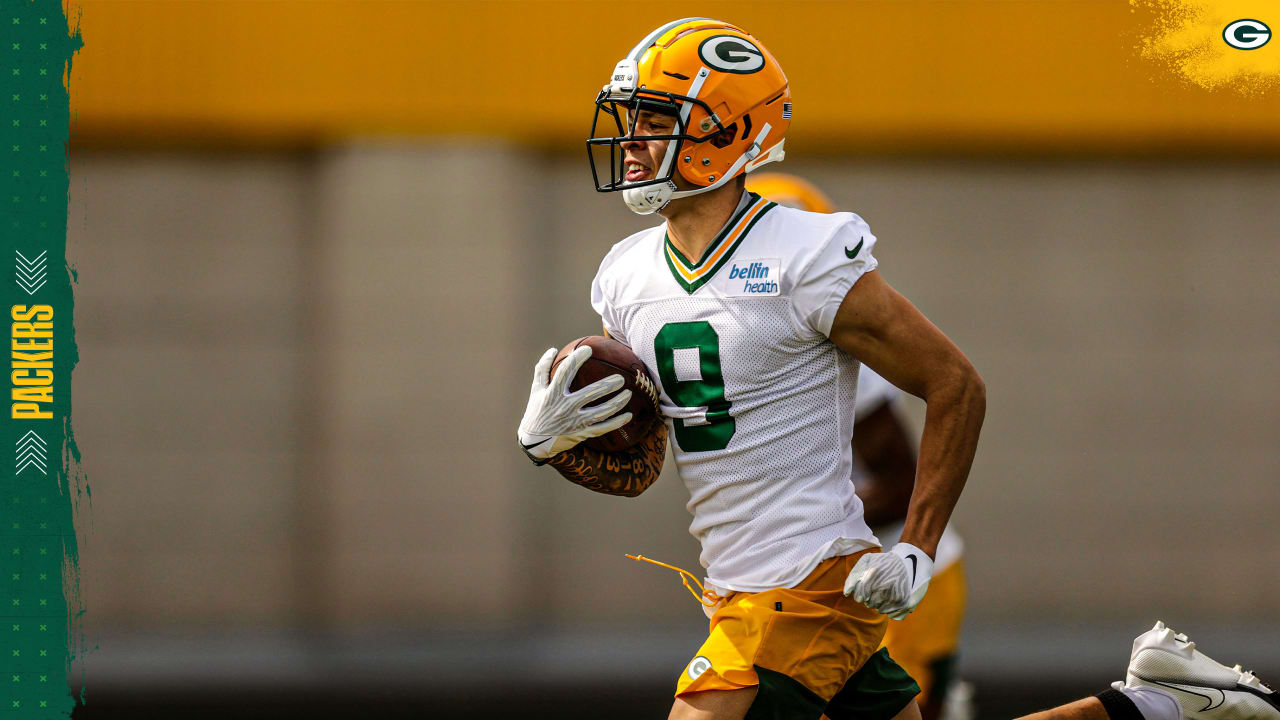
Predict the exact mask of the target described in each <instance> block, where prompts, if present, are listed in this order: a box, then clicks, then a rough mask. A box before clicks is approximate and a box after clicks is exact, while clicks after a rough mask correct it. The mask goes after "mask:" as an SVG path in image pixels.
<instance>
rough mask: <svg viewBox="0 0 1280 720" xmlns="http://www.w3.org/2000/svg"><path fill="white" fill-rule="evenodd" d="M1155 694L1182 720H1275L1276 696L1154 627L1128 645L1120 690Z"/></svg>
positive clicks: (1278, 711) (1279, 715) (1279, 700)
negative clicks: (1173, 704)
mask: <svg viewBox="0 0 1280 720" xmlns="http://www.w3.org/2000/svg"><path fill="white" fill-rule="evenodd" d="M1143 685H1145V686H1148V687H1154V688H1159V689H1161V690H1164V691H1165V692H1167V693H1169V694H1170V695H1172V696H1174V697H1175V698H1177V700H1178V704H1180V705H1181V706H1182V715H1183V717H1185V718H1188V720H1280V693H1276V692H1275V691H1274V690H1272V689H1271V688H1270V687H1267V685H1266V684H1264V683H1263V682H1262V681H1261V680H1259V679H1258V678H1257V677H1254V675H1253V673H1251V672H1245V671H1244V670H1243V669H1242V668H1241V667H1240V666H1239V665H1236V666H1235V667H1234V668H1229V667H1227V666H1225V665H1222V664H1220V663H1218V662H1216V661H1214V660H1213V659H1212V658H1210V657H1209V656H1208V655H1205V654H1204V653H1202V652H1200V651H1199V650H1197V649H1196V644H1195V643H1193V642H1191V641H1190V640H1188V639H1187V636H1186V635H1183V634H1181V633H1175V632H1174V631H1173V630H1171V629H1170V628H1167V627H1165V624H1164V623H1162V622H1157V623H1156V625H1155V627H1153V628H1151V629H1150V630H1148V631H1147V632H1144V633H1142V634H1141V635H1139V636H1138V637H1137V638H1135V639H1134V641H1133V654H1132V655H1130V657H1129V672H1128V673H1127V674H1126V675H1125V687H1131V688H1132V687H1139V686H1143Z"/></svg>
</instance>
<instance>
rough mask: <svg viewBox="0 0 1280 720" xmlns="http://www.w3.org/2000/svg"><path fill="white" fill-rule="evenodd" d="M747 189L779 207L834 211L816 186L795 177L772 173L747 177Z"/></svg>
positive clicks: (810, 210)
mask: <svg viewBox="0 0 1280 720" xmlns="http://www.w3.org/2000/svg"><path fill="white" fill-rule="evenodd" d="M747 189H748V190H750V191H751V192H753V193H755V194H757V195H760V196H761V197H765V198H768V199H770V200H772V201H774V202H776V203H778V204H779V205H787V206H789V207H794V208H800V209H801V210H808V211H809V212H818V213H833V212H835V211H836V208H835V206H834V205H832V204H831V199H830V198H828V197H827V196H826V195H824V194H823V192H822V191H821V190H819V189H818V186H817V185H814V184H813V183H811V182H809V181H808V180H805V179H804V178H801V177H796V176H795V175H788V174H786V173H774V172H768V173H760V174H759V175H748V176H747Z"/></svg>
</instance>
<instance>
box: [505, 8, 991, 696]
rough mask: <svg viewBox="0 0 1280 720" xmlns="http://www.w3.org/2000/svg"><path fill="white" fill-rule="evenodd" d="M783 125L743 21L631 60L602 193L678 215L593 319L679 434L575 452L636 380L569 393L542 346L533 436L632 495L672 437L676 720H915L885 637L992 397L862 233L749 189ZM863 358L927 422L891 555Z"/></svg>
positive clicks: (606, 101) (619, 80)
mask: <svg viewBox="0 0 1280 720" xmlns="http://www.w3.org/2000/svg"><path fill="white" fill-rule="evenodd" d="M791 115H792V102H791V93H790V89H789V87H788V83H787V78H786V75H785V74H783V72H782V69H781V68H780V67H779V66H778V63H777V61H776V60H775V59H774V58H773V56H772V55H771V54H770V53H769V51H768V50H767V49H766V48H765V47H764V45H763V44H762V43H761V42H760V41H759V40H758V39H756V38H755V37H753V36H752V35H750V34H749V33H747V32H746V31H744V30H742V29H741V28H739V27H736V26H734V25H731V24H728V23H724V22H720V21H716V20H709V19H704V18H693V19H685V20H677V21H675V22H672V23H668V24H666V25H664V26H662V27H660V28H658V29H656V30H654V31H653V32H652V33H650V34H649V35H648V36H646V37H645V38H644V39H643V40H641V41H640V42H639V43H638V44H637V45H636V46H635V47H634V48H632V50H631V51H630V52H628V53H627V55H626V56H625V57H624V58H623V59H622V60H621V61H620V62H618V63H617V65H616V66H615V67H614V69H613V72H612V73H611V74H610V76H609V82H608V83H607V84H606V85H605V87H604V89H603V90H602V91H601V92H600V94H599V96H598V97H597V99H596V119H595V122H594V123H593V133H592V135H593V137H592V138H590V139H589V140H588V149H589V150H590V151H591V166H592V173H593V175H594V176H595V178H596V187H597V189H598V190H599V191H601V192H618V193H620V194H621V196H622V199H623V201H624V203H625V204H626V205H627V207H628V208H630V209H631V210H633V211H635V212H637V213H641V214H650V213H658V214H660V215H661V216H662V217H663V218H664V219H665V220H666V222H665V223H664V224H662V225H659V226H657V227H654V228H652V229H650V230H646V231H644V232H640V233H637V234H635V235H632V236H631V237H629V238H627V239H625V240H623V241H622V242H620V243H618V244H617V245H615V246H614V247H613V249H612V250H611V251H610V252H609V253H608V255H607V256H606V257H605V259H604V261H603V262H602V263H601V266H600V270H599V272H598V273H597V275H596V277H595V279H594V281H593V282H592V288H591V302H592V306H593V307H594V308H595V310H596V311H597V312H598V313H599V314H600V315H601V318H602V320H603V323H604V328H605V331H606V332H607V333H608V334H609V335H610V336H612V337H614V338H616V339H618V340H620V341H621V342H623V343H625V344H627V345H628V346H629V347H631V349H632V350H633V351H634V352H635V353H636V354H637V355H638V356H639V357H640V358H641V359H642V360H643V361H644V363H645V365H646V366H647V367H648V368H649V369H650V371H651V372H652V374H653V375H654V376H655V377H656V378H657V379H658V381H659V383H658V384H659V386H660V390H661V393H660V404H661V409H662V411H663V414H664V415H665V416H666V418H667V422H666V425H665V427H664V428H663V430H662V431H659V432H658V433H656V434H654V435H653V436H652V437H651V438H649V439H648V441H646V442H642V443H641V444H640V445H638V446H636V447H634V448H632V449H631V450H630V451H627V452H623V453H613V454H607V453H601V452H598V451H595V450H592V449H590V448H587V447H585V446H582V445H580V444H579V443H580V442H581V440H582V439H584V438H587V437H592V436H595V435H599V434H603V433H605V432H608V431H610V430H613V429H615V428H617V427H619V426H620V425H621V424H623V423H625V422H627V421H629V420H630V415H629V414H628V413H622V414H621V415H617V416H614V415H613V414H614V413H616V412H618V411H619V410H621V407H622V404H623V403H625V402H626V401H627V399H628V397H627V393H626V392H625V391H623V392H621V393H619V394H618V396H616V397H614V398H612V399H609V400H607V401H605V402H603V403H600V404H598V405H593V406H590V407H588V406H587V405H588V403H591V402H593V401H595V400H598V399H599V398H600V397H601V396H603V395H606V394H608V393H611V392H614V391H616V390H617V389H618V388H619V387H621V384H622V379H621V377H616V376H615V377H610V378H605V379H604V380H600V381H598V382H597V383H594V384H592V385H588V386H587V387H586V388H583V389H582V390H579V391H578V392H576V393H567V392H566V388H567V383H568V382H569V379H570V378H572V376H573V374H574V373H576V372H577V368H578V367H580V366H581V363H582V362H583V361H584V360H585V359H586V357H587V356H588V355H589V353H590V350H589V349H587V348H581V349H579V350H576V351H574V353H572V354H570V355H569V357H568V358H567V359H566V361H565V362H564V363H563V364H562V365H561V369H560V370H559V371H558V372H557V375H556V377H555V378H554V379H552V378H550V377H549V369H550V365H551V363H552V361H553V359H554V356H555V350H550V351H548V352H547V353H546V354H545V355H544V356H543V357H542V359H541V360H540V361H539V362H538V364H537V365H536V367H535V378H534V387H533V391H532V393H531V397H530V402H529V406H528V408H527V410H526V414H525V417H524V419H523V420H522V421H521V426H520V430H519V440H520V443H521V445H522V446H523V447H524V448H525V449H526V452H528V453H529V455H530V456H531V457H532V458H533V459H534V460H535V462H547V463H550V464H551V465H552V466H553V467H555V468H556V469H557V470H559V471H560V472H561V474H563V475H564V476H565V477H567V478H568V479H570V480H572V481H574V482H577V483H579V484H582V485H584V486H587V487H590V488H591V489H594V490H598V491H601V492H608V493H614V494H622V495H633V494H636V493H639V492H642V491H643V490H644V489H645V488H646V487H648V485H649V484H651V483H652V482H653V481H654V480H655V479H656V478H657V477H658V473H659V471H660V470H661V466H662V459H663V452H664V450H665V443H666V439H667V433H668V432H669V433H670V436H671V438H672V440H673V443H674V447H673V450H674V456H675V460H676V463H677V466H678V468H679V471H680V475H681V476H682V478H683V479H684V481H685V484H686V486H687V487H688V490H689V493H690V501H689V505H688V507H689V509H690V510H691V511H692V512H693V515H694V519H693V524H692V525H691V527H690V532H691V533H692V534H693V535H694V536H695V537H697V538H698V540H699V541H700V542H701V544H702V555H701V558H700V561H701V563H702V565H703V567H705V568H706V583H705V584H706V596H705V598H704V601H705V603H706V604H709V605H711V606H713V613H712V618H711V623H710V628H709V635H708V638H707V639H706V641H705V643H704V644H703V645H702V647H701V648H700V649H699V650H698V651H697V652H696V653H695V654H694V657H693V659H692V660H691V661H690V662H689V663H688V665H687V666H686V667H685V669H684V671H683V672H681V674H680V677H679V680H678V682H677V687H676V698H675V702H674V705H673V708H672V712H671V717H672V718H695V717H696V718H743V717H746V716H748V713H750V716H752V717H756V716H759V717H774V716H777V717H797V718H800V717H809V718H818V717H820V716H821V715H822V714H823V713H824V712H825V713H826V715H827V716H828V717H830V718H832V720H843V719H844V718H853V717H858V718H863V719H865V720H889V719H890V718H894V717H901V718H918V717H919V710H918V708H917V707H916V704H915V701H914V697H915V695H916V694H917V693H918V692H919V688H918V686H917V685H916V683H915V682H914V681H913V680H912V679H911V677H910V676H909V675H908V674H907V673H906V672H904V671H903V670H902V668H900V667H899V666H898V665H897V664H895V663H894V662H893V660H892V659H890V657H889V654H888V653H887V652H885V651H884V650H883V649H881V648H880V644H881V640H882V639H883V637H884V633H885V629H886V627H887V625H888V620H889V618H890V617H893V618H899V619H900V618H902V617H905V616H906V615H907V614H908V613H909V612H911V610H912V609H913V608H914V607H915V606H916V605H917V604H918V603H919V602H920V600H921V598H922V597H923V596H924V594H925V591H926V589H927V588H928V586H929V580H930V578H931V576H932V573H933V565H934V556H935V554H936V552H937V548H938V541H939V539H940V538H941V536H942V532H943V530H944V528H945V527H946V525H947V521H948V519H949V517H950V515H951V511H952V508H953V507H954V505H955V502H956V500H957V498H958V497H959V495H960V491H961V489H962V488H963V486H964V481H965V478H966V476H967V475H968V471H969V466H970V465H971V463H972V462H973V456H974V452H975V450H976V447H977V442H978V433H979V429H980V427H981V425H982V418H983V415H984V412H985V402H986V400H985V388H984V386H983V383H982V380H981V378H980V377H979V375H978V373H977V371H976V370H974V368H973V366H972V365H971V364H970V362H969V361H968V359H967V358H966V357H965V356H964V354H963V353H962V352H960V350H959V349H958V348H957V347H956V346H955V344H954V343H952V342H951V341H950V340H949V339H948V338H947V337H946V336H945V335H944V334H943V333H942V332H941V331H940V330H938V329H937V328H936V327H935V326H934V325H933V324H932V323H930V322H929V321H928V320H927V319H926V318H925V317H924V316H923V315H922V314H921V313H920V312H919V311H918V310H917V309H916V308H915V307H914V306H913V305H912V304H911V303H910V302H908V301H907V300H906V299H905V298H903V297H902V296H901V295H900V294H898V293H897V292H895V291H894V290H893V289H892V288H891V287H890V286H889V285H888V283H886V282H885V280H884V278H883V277H881V275H880V273H879V272H877V270H876V267H877V262H876V259H875V256H874V253H873V251H874V247H875V243H876V237H875V235H874V234H872V232H871V229H870V228H869V227H868V225H867V224H866V223H865V222H864V221H863V220H862V218H860V217H858V216H857V215H854V214H852V213H836V214H820V213H810V212H805V211H803V210H797V209H794V208H789V207H781V206H778V205H777V204H776V203H773V202H770V201H769V200H766V199H764V198H761V197H760V196H758V195H755V194H752V193H749V192H746V191H745V188H744V184H745V176H746V173H747V172H748V171H750V170H753V169H755V168H757V167H760V166H762V165H765V164H767V163H770V162H775V161H779V160H781V159H782V158H783V141H784V137H785V134H786V131H787V128H788V126H789V125H790V123H791ZM606 173H607V174H606ZM860 361H862V362H866V363H867V364H868V365H869V366H870V367H873V368H875V369H876V370H877V371H878V372H879V373H880V374H881V375H883V376H884V377H885V378H887V379H888V380H890V381H891V382H892V383H893V384H894V385H896V386H898V387H901V388H904V389H905V390H907V391H909V392H912V393H913V394H915V395H917V396H919V397H921V398H923V399H924V400H925V401H926V403H927V407H928V409H927V414H926V418H925V425H924V430H923V435H922V438H921V443H920V452H919V460H918V462H917V472H916V480H915V485H914V490H913V492H912V496H911V503H910V510H909V511H908V514H907V517H906V521H905V524H904V528H903V531H902V536H901V539H900V541H899V542H898V543H897V544H895V545H894V546H893V547H891V548H889V549H888V550H887V551H886V552H881V551H880V550H881V548H880V546H879V543H878V542H877V541H876V538H875V536H874V535H873V534H872V533H871V531H870V529H868V527H867V524H866V522H864V520H863V517H862V514H863V511H862V503H861V502H860V501H859V500H858V498H857V496H856V495H855V494H854V491H853V486H852V484H851V483H850V482H849V477H850V475H851V473H852V470H853V459H852V451H851V439H852V432H853V422H852V412H853V408H854V397H855V394H856V392H857V376H858V368H859V362H860Z"/></svg>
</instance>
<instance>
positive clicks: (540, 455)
mask: <svg viewBox="0 0 1280 720" xmlns="http://www.w3.org/2000/svg"><path fill="white" fill-rule="evenodd" d="M589 357H591V348H590V347H589V346H586V345H584V346H582V347H579V348H578V349H577V350H574V351H573V352H571V353H569V356H568V357H566V358H565V359H564V360H563V361H562V362H561V363H560V367H559V368H557V370H558V371H557V372H556V375H555V377H552V376H551V364H552V362H554V361H555V358H556V349H555V348H551V349H549V350H547V351H546V352H545V353H543V354H542V358H541V359H539V360H538V364H537V365H535V366H534V368H533V388H532V389H531V390H530V392H529V405H528V407H527V408H525V411H524V419H523V420H521V421H520V429H519V431H518V432H517V436H518V438H519V440H520V446H521V447H522V448H524V451H525V453H526V454H528V455H529V457H530V458H532V459H533V461H534V462H535V463H538V464H539V465H541V464H543V463H545V462H546V461H548V460H550V459H551V458H552V457H554V456H555V455H558V454H560V453H562V452H564V451H565V450H568V449H569V448H571V447H573V446H575V445H577V444H578V443H580V442H582V441H583V440H586V439H587V438H593V437H599V436H600V435H604V434H605V433H608V432H612V431H614V430H617V429H618V428H620V427H622V426H623V425H626V424H627V423H629V422H631V413H629V412H625V413H622V414H621V415H618V416H617V417H613V415H614V414H615V413H617V412H618V411H619V410H621V409H623V408H624V407H626V406H627V403H628V402H630V400H631V391H630V390H623V391H622V392H619V393H618V394H617V395H616V396H614V397H612V398H609V399H608V400H607V401H605V402H602V403H600V404H599V405H593V406H591V407H585V406H586V405H587V403H590V402H593V401H595V400H599V399H600V398H602V397H604V396H605V395H608V394H609V393H611V392H614V391H615V390H617V389H618V388H620V387H622V385H623V383H624V380H623V378H622V376H621V375H610V376H609V377H606V378H602V379H600V380H597V381H595V382H593V383H591V384H590V385H588V386H586V387H584V388H582V389H581V390H577V391H575V392H570V391H569V383H571V382H573V377H574V376H575V375H577V374H578V368H580V367H582V364H583V363H584V362H586V361H587V358H589Z"/></svg>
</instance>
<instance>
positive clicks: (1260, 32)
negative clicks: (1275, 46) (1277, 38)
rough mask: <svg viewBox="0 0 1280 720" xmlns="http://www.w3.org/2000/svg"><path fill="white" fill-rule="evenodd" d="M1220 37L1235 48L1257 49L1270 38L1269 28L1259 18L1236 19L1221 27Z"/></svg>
mask: <svg viewBox="0 0 1280 720" xmlns="http://www.w3.org/2000/svg"><path fill="white" fill-rule="evenodd" d="M1222 39H1223V40H1225V41H1227V44H1228V45H1230V46H1231V47H1233V48H1236V49H1237V50H1257V49H1258V48H1260V47H1262V46H1263V45H1266V44H1267V42H1268V41H1269V40H1271V28H1269V27H1267V24H1266V23H1264V22H1262V21H1260V20H1237V21H1235V22H1233V23H1231V24H1230V25H1228V26H1226V27H1225V28H1223V30H1222Z"/></svg>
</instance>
